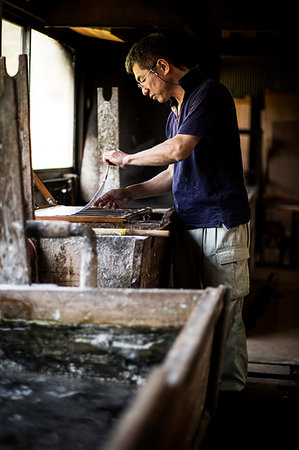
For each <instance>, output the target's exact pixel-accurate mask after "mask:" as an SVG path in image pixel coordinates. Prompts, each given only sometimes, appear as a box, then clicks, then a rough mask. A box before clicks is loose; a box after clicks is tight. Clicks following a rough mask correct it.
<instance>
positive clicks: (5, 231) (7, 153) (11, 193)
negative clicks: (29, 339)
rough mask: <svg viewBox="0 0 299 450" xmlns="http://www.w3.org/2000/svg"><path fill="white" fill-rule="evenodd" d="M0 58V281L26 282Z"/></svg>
mask: <svg viewBox="0 0 299 450" xmlns="http://www.w3.org/2000/svg"><path fill="white" fill-rule="evenodd" d="M5 73H6V69H5V59H3V58H1V60H0V78H2V81H3V92H2V95H1V97H0V160H1V164H0V202H1V205H0V206H1V208H0V244H1V245H0V268H1V270H0V283H13V284H28V283H29V282H30V276H31V275H30V267H29V258H28V254H27V252H28V251H27V242H26V236H25V212H24V201H23V185H22V181H21V180H22V175H21V157H20V148H19V132H18V119H17V107H16V97H15V86H14V81H13V79H12V78H10V77H8V76H5Z"/></svg>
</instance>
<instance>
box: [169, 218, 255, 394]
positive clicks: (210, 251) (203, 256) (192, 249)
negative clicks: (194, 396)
mask: <svg viewBox="0 0 299 450" xmlns="http://www.w3.org/2000/svg"><path fill="white" fill-rule="evenodd" d="M174 236H175V237H174V257H173V284H174V287H175V288H184V289H203V288H205V287H208V286H214V287H217V286H219V285H220V284H223V285H225V286H227V288H228V295H229V299H230V311H229V323H228V335H227V340H226V343H225V348H224V360H223V370H222V382H221V387H220V389H221V390H226V391H240V390H242V389H243V388H244V386H245V383H246V378H247V361H248V357H247V345H246V335H245V327H244V323H243V318H242V308H243V299H244V297H245V296H246V295H247V294H248V293H249V284H250V280H249V267H248V259H249V245H250V229H249V223H248V224H244V225H239V226H237V227H234V228H230V229H228V228H226V227H225V226H224V225H222V226H221V227H216V228H197V229H192V230H186V229H185V228H184V227H183V226H181V225H177V227H176V230H175V232H174Z"/></svg>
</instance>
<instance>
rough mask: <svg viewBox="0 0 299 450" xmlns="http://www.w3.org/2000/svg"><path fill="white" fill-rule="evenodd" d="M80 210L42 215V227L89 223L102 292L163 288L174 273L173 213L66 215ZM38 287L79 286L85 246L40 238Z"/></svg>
mask: <svg viewBox="0 0 299 450" xmlns="http://www.w3.org/2000/svg"><path fill="white" fill-rule="evenodd" d="M73 210H76V207H63V206H62V207H61V206H58V207H55V206H54V207H50V208H46V209H45V210H37V211H36V212H35V216H36V219H37V221H43V222H46V221H49V222H53V221H67V222H70V223H72V222H79V223H84V224H85V225H86V226H89V227H90V228H92V230H93V232H94V233H95V236H96V237H95V241H96V248H97V261H98V264H97V286H98V287H100V288H131V287H134V288H164V287H167V286H168V282H169V273H170V240H169V233H170V232H169V228H170V226H171V214H172V210H171V209H164V210H162V209H161V210H152V209H151V208H139V209H138V208H130V209H125V208H124V209H118V210H105V209H98V208H91V209H90V210H87V211H84V213H81V214H84V215H79V216H76V214H75V215H65V214H66V212H68V211H69V212H71V211H73ZM37 246H38V267H39V280H38V281H39V282H41V283H55V284H58V285H60V286H78V285H79V280H80V270H79V268H80V259H81V254H82V251H83V248H84V240H83V239H82V238H81V239H80V238H78V237H71V236H68V237H65V238H59V239H57V238H51V237H49V238H46V239H45V238H40V239H38V242H37Z"/></svg>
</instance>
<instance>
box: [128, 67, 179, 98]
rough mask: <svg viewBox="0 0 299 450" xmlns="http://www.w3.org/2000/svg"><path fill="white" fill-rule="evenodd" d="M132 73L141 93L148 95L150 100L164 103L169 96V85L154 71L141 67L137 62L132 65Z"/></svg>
mask: <svg viewBox="0 0 299 450" xmlns="http://www.w3.org/2000/svg"><path fill="white" fill-rule="evenodd" d="M133 73H134V76H135V80H136V81H137V83H138V84H139V87H140V88H141V89H142V93H143V95H148V96H149V97H150V98H151V99H152V100H157V101H158V102H159V103H164V102H167V100H169V98H170V97H171V92H170V91H171V89H170V87H169V86H168V85H167V84H166V83H165V82H163V81H162V80H161V79H160V78H159V77H158V76H157V73H156V71H155V68H153V69H151V70H147V69H141V68H140V67H139V65H138V64H137V63H135V64H134V66H133Z"/></svg>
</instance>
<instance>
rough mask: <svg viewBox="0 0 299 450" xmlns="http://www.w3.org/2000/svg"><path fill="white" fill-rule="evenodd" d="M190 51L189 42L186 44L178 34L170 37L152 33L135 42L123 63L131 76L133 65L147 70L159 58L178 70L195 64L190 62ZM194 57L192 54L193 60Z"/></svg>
mask: <svg viewBox="0 0 299 450" xmlns="http://www.w3.org/2000/svg"><path fill="white" fill-rule="evenodd" d="M190 50H191V51H192V46H190V42H189V43H187V44H186V40H185V39H183V38H182V36H181V34H180V33H179V32H176V33H174V34H172V35H166V34H163V33H152V34H150V35H148V36H145V37H143V38H142V39H140V40H139V41H137V42H135V44H134V45H133V46H132V47H131V49H130V51H129V53H128V55H127V58H126V62H125V67H126V71H127V72H128V73H129V74H132V73H133V66H134V64H135V63H137V64H138V65H139V67H140V68H141V69H148V70H149V69H150V68H151V67H152V66H153V64H154V63H155V61H156V60H157V59H159V58H164V59H166V60H167V61H168V62H169V63H172V64H173V65H174V66H176V67H178V68H180V69H182V68H183V67H188V68H191V67H192V66H193V65H195V64H194V63H193V62H191V61H190V53H191V52H190ZM193 51H194V48H193ZM194 56H195V55H194V53H193V59H194Z"/></svg>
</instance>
